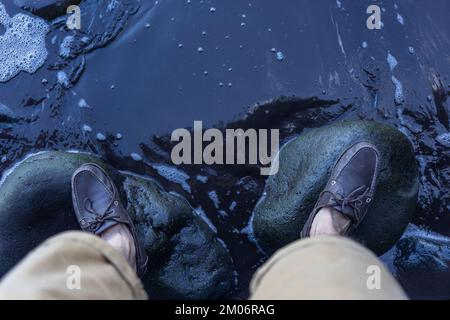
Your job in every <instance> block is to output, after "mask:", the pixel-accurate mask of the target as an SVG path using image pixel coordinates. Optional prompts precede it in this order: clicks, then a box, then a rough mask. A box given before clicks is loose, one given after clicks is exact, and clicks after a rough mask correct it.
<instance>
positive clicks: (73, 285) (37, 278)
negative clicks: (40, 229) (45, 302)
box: [0, 230, 147, 300]
mask: <svg viewBox="0 0 450 320" xmlns="http://www.w3.org/2000/svg"><path fill="white" fill-rule="evenodd" d="M112 232H114V230H113V231H112ZM108 237H109V238H114V240H113V241H111V240H110V239H107V241H105V240H103V239H101V238H100V237H97V236H94V235H92V234H89V233H86V232H79V231H78V232H76V231H74V232H66V233H62V234H60V235H57V236H55V237H52V238H50V239H48V240H47V241H45V242H44V243H42V244H41V245H40V246H39V247H37V248H36V249H35V250H33V251H32V252H30V253H29V254H28V255H27V256H26V257H25V258H24V260H22V262H20V263H19V264H18V265H17V266H16V267H15V268H13V269H12V270H11V271H10V272H9V273H8V274H7V275H6V276H5V277H4V278H3V280H2V281H1V282H0V299H33V300H34V299H38V300H41V299H89V300H91V299H146V298H147V295H146V293H145V291H144V289H143V286H142V284H141V281H140V280H139V278H138V277H137V275H136V272H135V271H134V268H133V267H132V265H131V264H130V262H129V261H128V260H127V259H126V254H127V250H128V247H129V246H128V245H127V244H126V242H127V241H129V240H128V239H126V238H123V239H120V240H117V239H118V237H120V234H119V233H117V232H115V235H108ZM130 239H131V241H132V238H130Z"/></svg>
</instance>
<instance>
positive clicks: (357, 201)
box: [321, 186, 370, 222]
mask: <svg viewBox="0 0 450 320" xmlns="http://www.w3.org/2000/svg"><path fill="white" fill-rule="evenodd" d="M364 189H365V190H364ZM369 189H370V188H368V187H366V186H361V187H358V188H356V189H355V190H353V191H352V192H350V193H349V194H348V195H347V196H343V195H341V194H339V193H334V192H332V191H329V190H325V191H323V192H322V194H324V193H329V194H331V196H332V199H333V201H334V202H335V203H336V205H338V206H340V209H341V213H342V214H345V211H344V208H345V207H346V206H347V207H350V208H352V209H353V210H354V211H355V212H356V217H353V216H349V218H350V219H351V220H352V221H353V222H355V219H356V218H357V216H359V214H360V212H361V206H362V204H363V199H364V198H365V197H366V196H367V194H368V193H369ZM362 190H364V192H362V193H361V194H360V195H357V194H358V193H360V192H361V191H362ZM321 196H322V195H321ZM345 215H346V214H345Z"/></svg>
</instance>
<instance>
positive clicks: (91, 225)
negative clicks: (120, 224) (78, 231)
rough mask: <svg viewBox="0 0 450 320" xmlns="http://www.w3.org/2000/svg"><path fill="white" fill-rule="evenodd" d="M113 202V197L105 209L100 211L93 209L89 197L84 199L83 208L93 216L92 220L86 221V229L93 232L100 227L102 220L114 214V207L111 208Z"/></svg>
mask: <svg viewBox="0 0 450 320" xmlns="http://www.w3.org/2000/svg"><path fill="white" fill-rule="evenodd" d="M113 202H114V199H112V200H111V202H110V203H109V204H108V206H107V209H106V211H105V212H104V213H100V212H98V211H96V210H95V209H94V207H93V205H92V201H91V199H89V198H85V199H84V202H83V206H84V209H85V210H86V211H87V212H89V213H91V214H92V215H94V217H95V218H94V219H93V220H90V221H88V226H87V227H86V228H87V229H88V231H90V232H93V233H95V232H96V231H97V230H98V229H99V228H100V227H101V225H102V224H103V222H104V221H105V220H107V219H108V218H109V217H110V216H112V215H113V214H114V209H112V204H113Z"/></svg>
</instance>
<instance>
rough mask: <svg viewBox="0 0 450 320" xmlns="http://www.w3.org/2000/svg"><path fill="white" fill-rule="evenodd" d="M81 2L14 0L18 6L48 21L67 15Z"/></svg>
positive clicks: (77, 0)
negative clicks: (71, 7) (67, 11)
mask: <svg viewBox="0 0 450 320" xmlns="http://www.w3.org/2000/svg"><path fill="white" fill-rule="evenodd" d="M80 2H81V0H14V4H15V5H16V6H18V7H20V8H22V9H24V10H27V11H30V12H31V13H33V14H35V15H37V16H39V17H41V18H44V19H47V20H51V19H54V18H57V17H59V16H63V15H65V14H66V10H67V8H68V7H69V6H70V5H74V4H79V3H80Z"/></svg>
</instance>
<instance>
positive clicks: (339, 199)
mask: <svg viewBox="0 0 450 320" xmlns="http://www.w3.org/2000/svg"><path fill="white" fill-rule="evenodd" d="M378 163H379V152H378V150H377V148H376V147H375V146H374V145H372V144H370V143H368V142H359V143H356V144H355V145H353V146H351V147H350V148H348V149H347V150H345V151H344V152H343V153H342V155H341V156H340V157H339V158H338V160H337V161H336V164H335V165H334V167H333V170H332V172H331V177H330V179H329V180H328V183H327V185H326V186H325V189H324V190H323V191H322V192H321V193H320V196H319V199H318V200H317V203H316V205H315V206H314V209H313V211H312V212H311V214H310V215H309V217H308V220H307V221H306V223H305V225H304V226H303V229H302V231H301V233H300V238H306V237H309V236H310V232H311V226H312V223H313V220H314V218H315V216H316V214H317V212H319V210H320V209H322V208H324V207H331V208H333V209H335V210H337V211H339V212H340V213H342V214H343V215H344V216H346V217H347V218H349V219H350V221H351V223H350V226H349V227H348V229H347V230H346V231H345V232H344V234H343V235H350V234H351V233H352V231H353V230H355V228H357V227H358V225H359V224H360V223H361V221H362V220H363V219H364V217H365V215H366V213H367V210H368V208H369V206H370V203H371V201H372V199H373V195H374V192H375V187H376V182H377V176H378Z"/></svg>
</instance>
